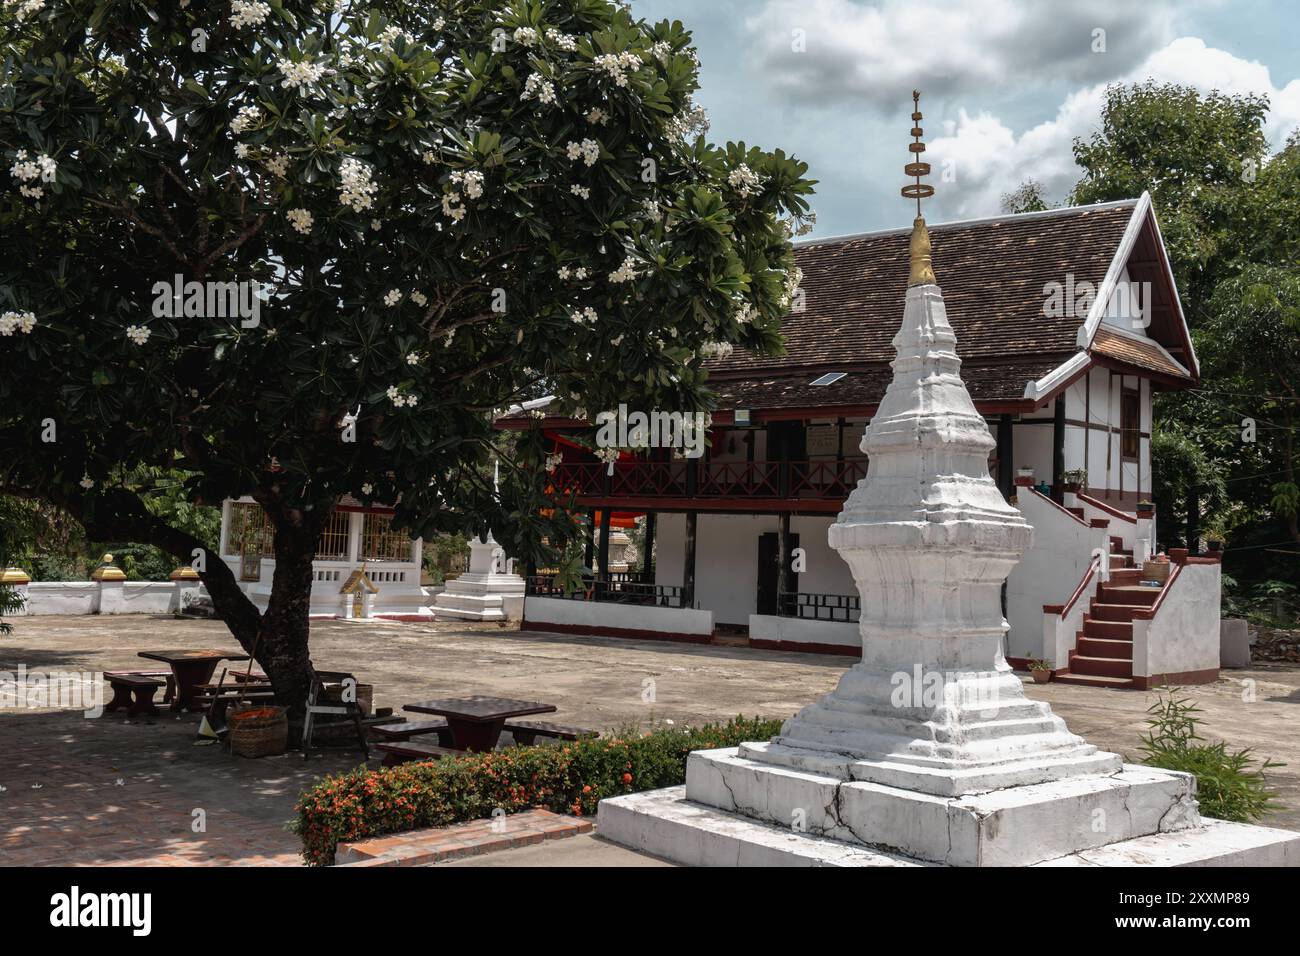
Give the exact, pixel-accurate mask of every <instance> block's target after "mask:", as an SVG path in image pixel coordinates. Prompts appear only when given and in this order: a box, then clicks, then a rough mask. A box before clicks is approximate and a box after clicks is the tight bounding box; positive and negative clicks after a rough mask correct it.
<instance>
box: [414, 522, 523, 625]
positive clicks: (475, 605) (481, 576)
mask: <svg viewBox="0 0 1300 956" xmlns="http://www.w3.org/2000/svg"><path fill="white" fill-rule="evenodd" d="M514 565H515V562H514V559H513V558H509V559H507V558H506V553H505V550H504V549H503V548H502V547H501V545H499V544H497V542H496V540H495V539H494V538H493V537H492V533H491V532H488V535H487V538H486V540H484V539H482V538H473V539H471V540H470V543H469V570H468V571H465V572H464V573H463V574H461V575H460V576H459V577H456V578H452V579H450V580H449V581H448V582H447V585H446V587H445V588H444V589H443V591H442V593H440V594H439V595H438V596H437V598H436V599H435V603H434V605H433V614H434V616H435V617H436V618H438V619H440V620H441V619H447V618H451V619H454V620H464V621H517V620H520V619H521V618H522V617H523V611H524V579H523V578H521V577H520V576H519V575H517V574H515V572H514Z"/></svg>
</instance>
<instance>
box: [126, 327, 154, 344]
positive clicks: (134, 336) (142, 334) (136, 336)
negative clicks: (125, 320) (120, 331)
mask: <svg viewBox="0 0 1300 956" xmlns="http://www.w3.org/2000/svg"><path fill="white" fill-rule="evenodd" d="M152 334H153V333H152V332H151V331H149V328H148V327H147V326H144V325H128V326H127V327H126V337H127V338H128V339H130V340H131V341H132V342H134V343H135V344H136V345H144V343H146V342H148V341H149V336H151V335H152Z"/></svg>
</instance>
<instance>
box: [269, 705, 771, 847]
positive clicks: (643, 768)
mask: <svg viewBox="0 0 1300 956" xmlns="http://www.w3.org/2000/svg"><path fill="white" fill-rule="evenodd" d="M780 728H781V722H780V721H777V720H761V719H758V718H754V719H747V718H745V717H737V718H735V719H734V720H730V721H728V722H727V723H726V724H721V725H718V724H709V725H707V726H704V727H697V728H694V729H689V728H687V729H681V730H677V729H664V730H656V731H653V732H651V733H649V734H645V735H644V736H642V735H639V734H638V733H637V732H636V731H635V730H630V731H624V732H615V733H614V734H612V735H610V736H609V737H605V738H601V739H597V740H584V741H580V742H578V743H571V744H565V745H563V746H537V747H512V748H510V749H507V750H498V751H493V752H492V753H485V754H466V755H465V756H464V757H456V758H444V759H442V760H439V761H434V762H429V763H408V764H403V765H402V766H399V767H382V768H380V769H378V770H367V769H365V768H358V769H356V770H353V771H351V772H349V773H345V774H340V775H338V776H330V777H326V778H325V779H324V780H322V781H321V782H320V783H318V784H317V785H316V786H314V787H312V788H311V789H310V790H307V791H305V792H304V793H303V795H302V797H301V798H300V799H299V800H298V805H297V807H296V808H295V809H296V811H297V814H298V816H297V818H296V819H295V820H294V821H293V823H292V824H291V825H290V827H291V829H292V830H293V831H294V832H295V833H297V834H298V835H299V836H300V837H301V838H302V855H303V859H304V860H306V862H307V863H308V864H309V865H311V866H326V865H328V864H330V863H332V862H334V850H335V848H336V847H337V846H338V844H340V843H346V842H351V841H354V840H363V839H366V838H368V837H377V836H382V835H383V834H386V833H398V832H401V831H403V830H417V829H422V828H425V827H442V826H447V825H449V824H452V823H458V822H460V821H463V820H477V819H480V818H485V817H490V816H491V815H492V811H493V810H496V809H497V808H498V807H499V808H501V809H502V810H505V811H506V812H507V813H518V812H519V811H521V810H528V809H530V808H533V807H544V808H546V809H548V810H553V811H554V812H556V813H568V814H573V815H574V816H585V815H589V814H592V813H594V812H595V811H596V805H597V804H598V803H600V801H601V800H603V799H604V798H605V797H612V796H617V795H618V794H621V793H634V792H636V791H639V790H654V789H656V788H659V787H672V786H677V785H678V784H681V783H683V782H684V781H685V779H686V756H687V754H689V753H690V752H691V751H692V750H708V749H711V748H714V747H732V746H735V745H736V744H739V743H741V742H743V741H746V740H766V739H767V738H769V737H771V736H773V735H774V734H776V733H777V732H778V731H779V730H780Z"/></svg>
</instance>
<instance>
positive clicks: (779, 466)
mask: <svg viewBox="0 0 1300 956" xmlns="http://www.w3.org/2000/svg"><path fill="white" fill-rule="evenodd" d="M690 464H691V463H690V462H687V461H685V460H680V459H678V460H674V461H622V462H617V463H615V465H614V472H613V474H608V466H607V465H605V464H602V463H600V462H573V463H566V464H562V465H559V466H557V467H556V469H555V471H554V472H553V473H552V474H551V475H550V476H549V483H550V485H551V487H552V489H553V492H554V493H555V495H556V496H557V497H561V498H563V497H567V496H568V495H570V494H576V495H577V496H578V497H580V498H583V497H601V498H815V499H832V500H836V501H843V500H844V499H845V498H847V497H848V495H849V492H851V491H852V490H853V488H854V486H855V485H856V484H857V483H858V481H859V480H861V479H862V478H864V477H866V474H867V462H866V459H862V458H851V459H846V460H844V461H716V462H706V461H700V462H699V463H698V464H697V465H696V466H695V477H694V482H693V483H692V480H691V474H690V472H691V469H690ZM692 484H693V486H694V487H692Z"/></svg>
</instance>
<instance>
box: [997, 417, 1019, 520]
mask: <svg viewBox="0 0 1300 956" xmlns="http://www.w3.org/2000/svg"><path fill="white" fill-rule="evenodd" d="M1012 435H1013V432H1012V425H1011V416H1010V415H1003V416H1002V417H1001V418H999V419H998V491H1000V492H1002V497H1003V498H1006V499H1007V500H1008V501H1010V500H1011V496H1012V495H1013V494H1015V490H1016V469H1015V466H1014V465H1013V464H1012V459H1013V458H1014V457H1015V449H1014V448H1013V447H1012Z"/></svg>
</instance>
